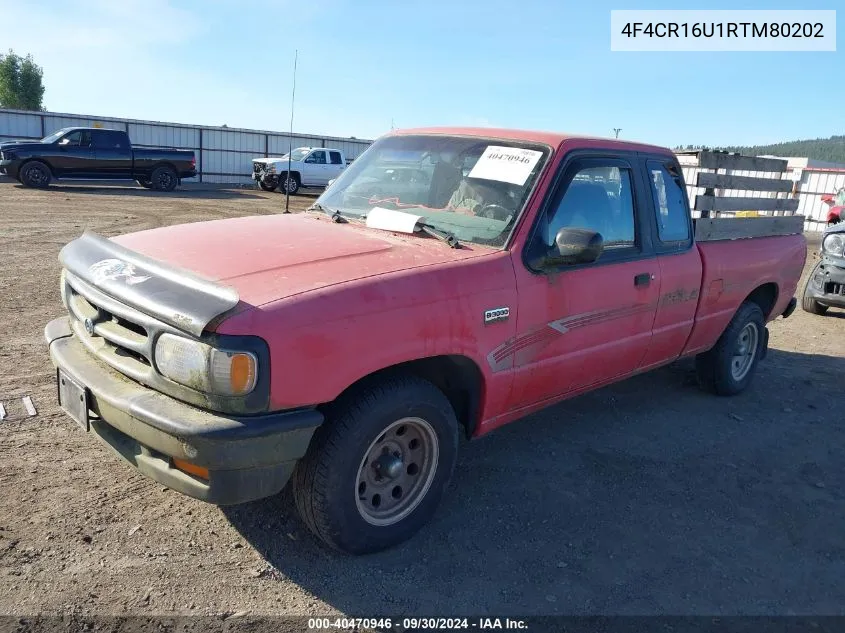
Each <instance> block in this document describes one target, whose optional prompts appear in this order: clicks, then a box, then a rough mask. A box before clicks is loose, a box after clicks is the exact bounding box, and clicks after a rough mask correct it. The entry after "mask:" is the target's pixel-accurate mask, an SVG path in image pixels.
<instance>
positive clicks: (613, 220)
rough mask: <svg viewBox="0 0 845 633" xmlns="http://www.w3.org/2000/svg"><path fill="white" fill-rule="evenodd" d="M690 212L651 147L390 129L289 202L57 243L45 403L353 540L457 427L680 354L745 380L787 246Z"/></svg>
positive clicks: (125, 452)
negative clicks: (284, 501) (290, 504)
mask: <svg viewBox="0 0 845 633" xmlns="http://www.w3.org/2000/svg"><path fill="white" fill-rule="evenodd" d="M725 221H731V220H725ZM751 221H753V220H751ZM695 222H702V221H701V220H698V221H694V220H693V219H692V218H691V214H690V210H689V203H688V200H687V196H686V191H685V186H684V182H683V177H682V174H681V170H680V168H679V165H678V163H677V161H676V159H675V156H674V155H673V154H672V152H671V151H669V150H667V149H663V148H659V147H653V146H649V145H642V144H635V143H628V142H622V141H616V140H602V139H595V138H582V137H575V136H565V135H560V134H551V133H535V132H521V131H511V130H495V129H451V128H439V129H422V130H409V131H402V132H399V131H397V132H392V133H390V134H389V135H387V136H385V137H382V138H381V139H379V140H378V141H376V142H375V143H374V144H373V145H372V146H371V147H370V148H369V149H368V150H367V151H366V152H365V153H364V154H363V155H362V156H361V157H360V158H359V159H358V160H356V161H355V162H354V163H353V164H352V165H351V166H350V167H349V168H348V169H347V170H345V171H344V173H343V174H342V175H341V176H340V177H339V178H338V179H337V180H336V181H335V182H334V183H333V184H332V185H331V186H330V187H329V188H328V189H327V190H326V191H325V192H324V193H323V195H322V196H320V198H319V199H317V201H316V203H315V204H314V205H313V207H312V209H311V210H309V211H308V212H305V213H301V214H296V215H277V216H259V217H245V218H232V219H227V220H215V221H210V222H202V223H196V224H188V225H179V226H171V227H165V228H158V229H153V230H149V231H142V232H139V233H134V234H130V235H123V236H119V237H115V238H112V239H105V238H102V237H99V236H97V235H94V234H91V233H87V232H86V233H85V234H83V235H82V236H81V237H80V238H78V239H76V240H74V241H73V242H71V243H70V244H68V245H67V246H65V247H64V248H63V249H62V251H61V254H60V257H59V259H60V261H61V263H62V266H63V272H62V278H61V296H62V300H63V302H64V305H65V306H66V309H67V312H68V314H66V315H64V316H62V317H61V318H58V319H56V320H54V321H52V322H50V323H49V324H48V325H47V327H46V330H45V336H46V339H47V341H48V343H49V350H50V356H51V359H52V361H53V364H54V365H55V366H56V368H57V381H58V392H59V401H60V404H61V406H62V407H63V408H64V409H65V411H66V412H67V413H68V414H69V415H70V416H71V417H72V418H73V419H74V420H76V421H77V422H78V423H79V424H80V425H81V427H82V428H83V429H84V430H85V431H88V432H91V433H92V434H94V435H96V436H98V437H99V438H100V439H102V440H103V441H104V442H105V443H106V444H107V445H108V446H110V447H111V448H112V449H114V451H116V452H117V453H118V454H119V455H120V456H122V457H123V458H124V459H126V460H127V461H128V462H129V463H131V464H132V465H133V466H134V467H135V468H137V469H138V470H139V471H140V472H142V473H144V474H145V475H147V476H149V477H151V478H153V479H155V480H156V481H158V482H161V483H162V484H164V485H166V486H169V487H170V488H173V489H175V490H178V491H180V492H182V493H184V494H187V495H190V496H192V497H195V498H198V499H203V500H205V501H208V502H212V503H216V504H221V505H225V504H233V503H240V502H245V501H250V500H255V499H259V498H263V497H267V496H270V495H274V494H276V493H278V492H279V491H280V490H282V488H283V487H284V486H285V485H286V484H287V483H288V481H289V480H291V482H292V487H293V496H294V499H295V501H296V505H297V507H298V510H299V513H300V515H301V517H302V519H303V520H304V522H305V523H306V524H307V525H308V527H309V528H310V529H311V530H312V531H313V532H314V533H315V534H316V535H317V536H318V537H319V538H321V539H322V540H323V541H325V542H326V543H327V544H328V545H330V546H332V547H335V548H337V549H340V550H343V551H346V552H351V553H363V552H370V551H376V550H379V549H382V548H385V547H388V546H391V545H393V544H396V543H398V542H400V541H402V540H404V539H406V538H408V537H410V536H411V535H412V534H413V533H414V532H416V531H417V530H418V529H420V527H421V526H423V524H424V523H425V522H426V521H427V520H428V519H429V518H430V517H431V515H432V514H433V512H434V511H435V508H436V506H437V505H438V502H439V500H440V498H441V496H442V494H443V490H444V488H445V486H446V483H447V481H448V480H449V478H450V476H451V474H452V470H453V468H454V465H455V460H456V456H457V450H458V440H459V434H461V433H463V434H465V435H466V436H468V437H470V438H477V437H480V436H482V435H484V434H486V433H489V432H490V431H492V430H493V429H495V428H497V427H500V426H502V425H503V424H506V423H508V422H510V421H512V420H515V419H517V418H521V417H523V416H525V415H527V414H529V413H531V412H533V411H537V410H539V409H541V408H543V407H547V406H549V405H551V404H554V403H556V402H559V401H561V400H563V399H565V398H570V397H572V396H575V395H577V394H580V393H583V392H585V391H588V390H591V389H597V388H599V387H601V386H603V385H607V384H609V383H612V382H615V381H618V380H622V379H624V378H626V377H628V376H632V375H634V374H637V373H640V372H644V371H647V370H649V369H653V368H655V367H659V366H661V365H665V364H667V363H671V362H673V361H676V360H677V359H679V358H683V357H690V356H694V357H695V359H696V366H697V371H698V376H699V379H700V382H701V385H702V386H703V387H705V388H706V389H708V390H710V391H712V392H714V393H716V394H720V395H731V394H736V393H739V392H740V391H742V390H743V389H745V388H746V387H747V386H748V385H749V383H750V381H751V379H752V376H753V375H754V370H755V367H756V365H757V363H758V361H760V360H761V359H762V358H763V357H764V355H765V353H766V349H767V342H768V336H767V334H768V330H767V329H766V323H767V322H768V321H771V320H773V319H775V318H777V317H778V316H781V315H783V316H784V317H787V316H789V314H790V313H791V312H792V311H793V310H794V308H795V304H796V301H795V299H794V297H793V295H794V293H795V290H796V285H797V283H798V279H799V276H800V274H801V270H802V267H803V265H804V261H805V257H806V243H805V240H804V237H803V235H801V234H800V231H799V232H798V233H796V234H791V235H775V236H765V237H755V238H752V239H738V240H713V241H707V242H701V243H697V242H696V237H695V230H696V229H695ZM526 432H530V431H529V430H528V429H526Z"/></svg>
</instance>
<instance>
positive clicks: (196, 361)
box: [155, 334, 258, 396]
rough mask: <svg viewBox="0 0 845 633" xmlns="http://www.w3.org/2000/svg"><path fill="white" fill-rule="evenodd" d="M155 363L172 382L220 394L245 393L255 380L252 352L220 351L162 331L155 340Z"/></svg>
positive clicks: (255, 368) (236, 394) (254, 359)
mask: <svg viewBox="0 0 845 633" xmlns="http://www.w3.org/2000/svg"><path fill="white" fill-rule="evenodd" d="M155 363H156V367H158V370H159V371H160V372H161V373H162V374H163V375H164V376H167V377H168V378H170V379H171V380H173V381H174V382H178V383H179V384H181V385H185V386H186V387H190V388H191V389H196V390H197V391H203V392H205V393H213V394H218V395H221V396H244V395H246V394H248V393H249V392H251V391H252V390H253V389H254V388H255V383H256V381H257V380H258V360H257V359H256V357H255V354H252V353H251V352H237V351H229V350H220V349H216V348H214V347H211V346H210V345H206V344H205V343H200V342H199V341H192V340H190V339H187V338H183V337H181V336H174V335H172V334H162V335H161V336H160V337H159V339H158V341H157V342H156V348H155Z"/></svg>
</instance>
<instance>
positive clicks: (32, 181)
mask: <svg viewBox="0 0 845 633" xmlns="http://www.w3.org/2000/svg"><path fill="white" fill-rule="evenodd" d="M52 178H53V174H52V173H51V172H50V168H49V167H47V165H45V164H44V163H42V162H40V161H37V160H34V161H32V162H29V163H26V164H25V165H24V166H23V167H22V168H21V172H20V181H21V184H22V185H23V186H24V187H32V188H33V189H46V188H47V187H48V186H49V185H50V180H52Z"/></svg>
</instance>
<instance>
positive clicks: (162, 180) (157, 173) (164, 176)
mask: <svg viewBox="0 0 845 633" xmlns="http://www.w3.org/2000/svg"><path fill="white" fill-rule="evenodd" d="M150 182H151V183H152V188H153V189H155V190H156V191H173V190H174V189H176V185H177V184H178V182H179V180H178V178H177V177H176V170H175V169H173V168H172V167H168V166H166V165H162V166H161V167H156V168H155V169H154V170H153V173H152V175H151V176H150Z"/></svg>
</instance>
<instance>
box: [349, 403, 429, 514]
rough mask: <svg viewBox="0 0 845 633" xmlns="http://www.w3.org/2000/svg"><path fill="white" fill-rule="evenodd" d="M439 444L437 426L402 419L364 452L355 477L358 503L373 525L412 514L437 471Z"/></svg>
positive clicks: (420, 420) (418, 420) (386, 430)
mask: <svg viewBox="0 0 845 633" xmlns="http://www.w3.org/2000/svg"><path fill="white" fill-rule="evenodd" d="M439 457H440V447H439V442H438V439H437V433H436V432H435V431H434V427H432V426H431V424H429V423H428V422H427V421H426V420H423V419H422V418H413V417H408V418H402V419H400V420H397V421H396V422H393V423H392V424H391V425H390V426H388V427H387V428H386V429H384V430H383V431H382V432H381V433H380V434H379V436H378V437H377V438H376V439H375V440H374V441H373V442H372V443H371V444H370V446H369V448H367V450H366V451H365V452H364V458H363V459H362V460H361V464H360V465H359V467H358V476H357V477H356V478H355V490H354V494H355V504H356V507H357V508H358V513H359V514H360V515H361V517H362V518H363V519H364V520H365V521H366V522H367V523H369V524H370V525H375V526H379V527H384V526H388V525H393V524H395V523H398V522H399V521H401V520H402V519H404V518H406V517H407V516H408V515H410V514H411V513H412V512H413V511H414V510H415V509H416V508H417V507H418V506H419V504H420V502H422V500H423V499H424V498H425V495H426V494H427V493H428V490H429V488H430V487H431V482H432V481H433V480H434V475H435V473H436V472H437V463H438V460H439Z"/></svg>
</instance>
